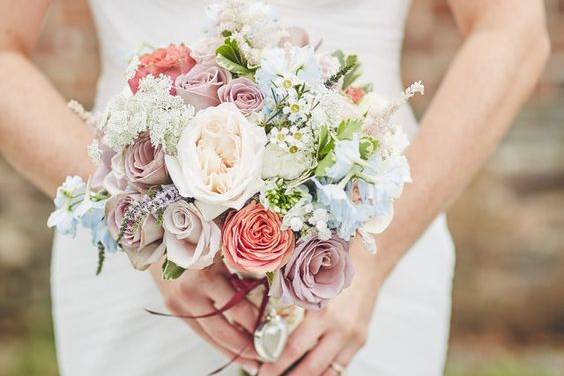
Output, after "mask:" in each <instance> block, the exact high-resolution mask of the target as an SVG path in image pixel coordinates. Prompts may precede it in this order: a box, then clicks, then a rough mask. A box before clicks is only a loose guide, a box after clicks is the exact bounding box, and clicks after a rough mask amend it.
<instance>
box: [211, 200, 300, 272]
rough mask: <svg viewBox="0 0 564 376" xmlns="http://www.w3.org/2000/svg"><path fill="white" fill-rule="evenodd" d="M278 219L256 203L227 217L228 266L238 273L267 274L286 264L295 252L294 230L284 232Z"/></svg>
mask: <svg viewBox="0 0 564 376" xmlns="http://www.w3.org/2000/svg"><path fill="white" fill-rule="evenodd" d="M280 227H281V222H280V218H279V217H278V215H276V214H275V213H273V212H271V211H269V210H267V209H265V208H264V206H262V205H261V204H258V203H256V202H254V201H252V202H251V203H249V204H248V205H247V206H245V207H244V208H243V209H241V210H239V211H237V212H232V213H231V214H230V215H228V216H227V219H226V221H225V224H224V225H223V230H222V231H223V235H222V247H221V248H222V252H223V256H224V257H225V262H226V263H227V265H228V266H229V267H231V268H233V269H235V270H237V271H239V272H243V273H245V272H246V273H252V274H264V273H266V272H271V271H274V270H276V269H278V268H279V267H281V266H282V265H284V263H286V261H287V260H288V259H289V258H290V256H291V255H292V251H293V250H294V245H295V239H294V233H293V232H292V230H290V229H288V230H284V231H283V230H281V228H280Z"/></svg>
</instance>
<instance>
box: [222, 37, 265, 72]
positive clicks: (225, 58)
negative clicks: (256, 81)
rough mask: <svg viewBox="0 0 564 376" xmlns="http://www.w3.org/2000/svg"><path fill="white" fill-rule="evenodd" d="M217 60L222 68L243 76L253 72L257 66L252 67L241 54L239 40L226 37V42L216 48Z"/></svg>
mask: <svg viewBox="0 0 564 376" xmlns="http://www.w3.org/2000/svg"><path fill="white" fill-rule="evenodd" d="M215 53H216V62H217V65H219V66H220V67H222V68H225V69H227V70H228V71H230V72H231V73H235V74H238V75H241V76H247V75H251V74H253V72H254V70H256V67H252V68H250V67H249V66H248V64H247V62H246V61H245V59H244V58H243V55H242V54H241V50H240V49H239V45H238V44H237V41H236V40H234V39H231V38H229V37H228V38H225V41H224V43H223V44H222V45H221V46H219V47H218V48H217V49H216V50H215Z"/></svg>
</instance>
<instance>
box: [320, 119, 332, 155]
mask: <svg viewBox="0 0 564 376" xmlns="http://www.w3.org/2000/svg"><path fill="white" fill-rule="evenodd" d="M334 147H335V139H334V138H333V135H332V134H331V131H330V130H329V127H327V126H323V127H321V129H320V130H319V145H318V147H317V159H323V158H325V156H326V155H327V154H329V153H330V152H331V151H332V150H333V148H334Z"/></svg>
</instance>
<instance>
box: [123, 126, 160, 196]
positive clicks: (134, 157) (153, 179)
mask: <svg viewBox="0 0 564 376" xmlns="http://www.w3.org/2000/svg"><path fill="white" fill-rule="evenodd" d="M164 156H165V154H164V151H163V150H162V148H161V146H158V147H157V148H155V147H154V146H153V144H152V143H151V139H150V138H149V135H148V134H143V135H141V136H139V137H138V138H137V140H135V142H134V143H133V144H132V145H129V146H128V147H127V148H125V151H124V158H123V159H124V172H125V176H126V178H127V180H128V181H129V182H130V183H131V185H133V186H134V187H135V188H136V189H138V190H139V191H141V192H143V191H145V190H147V189H149V188H150V187H152V186H154V185H160V184H166V183H169V182H170V179H169V177H168V172H167V171H166V167H165V161H164Z"/></svg>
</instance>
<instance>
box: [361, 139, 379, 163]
mask: <svg viewBox="0 0 564 376" xmlns="http://www.w3.org/2000/svg"><path fill="white" fill-rule="evenodd" d="M358 149H359V152H360V158H362V159H364V160H368V159H370V157H372V154H374V152H375V151H376V150H377V149H378V140H377V139H375V138H374V137H372V136H364V137H362V138H361V139H360V145H359V147H358Z"/></svg>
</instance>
